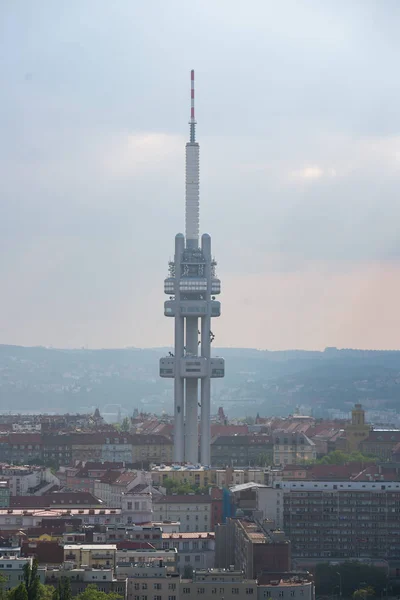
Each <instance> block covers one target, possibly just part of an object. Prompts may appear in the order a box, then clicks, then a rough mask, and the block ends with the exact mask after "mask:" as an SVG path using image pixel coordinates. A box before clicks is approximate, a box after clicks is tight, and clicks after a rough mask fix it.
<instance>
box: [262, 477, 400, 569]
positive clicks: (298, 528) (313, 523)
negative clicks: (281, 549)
mask: <svg viewBox="0 0 400 600" xmlns="http://www.w3.org/2000/svg"><path fill="white" fill-rule="evenodd" d="M263 493H264V502H265V503H266V504H267V505H268V507H269V511H270V515H271V517H272V516H273V512H274V511H275V517H276V520H277V521H278V520H279V521H281V523H282V526H283V528H284V530H285V533H286V534H287V536H288V537H289V539H290V540H291V542H292V552H293V557H294V558H296V560H297V564H301V561H300V562H299V559H303V558H307V559H315V560H316V559H318V558H320V559H323V560H352V559H354V560H361V559H382V560H383V559H384V560H387V559H389V560H391V561H399V560H400V520H399V515H400V483H399V482H385V481H376V482H373V481H372V482H369V481H291V482H290V481H283V482H281V483H279V484H276V486H275V489H272V488H266V489H264V490H263ZM278 511H280V512H278Z"/></svg>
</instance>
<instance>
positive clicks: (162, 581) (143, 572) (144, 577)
mask: <svg viewBox="0 0 400 600" xmlns="http://www.w3.org/2000/svg"><path fill="white" fill-rule="evenodd" d="M117 574H118V578H120V577H121V578H122V579H125V578H126V579H127V596H126V598H127V600H154V599H155V598H156V599H157V600H179V591H180V585H179V584H180V577H179V574H178V573H175V572H171V571H170V568H169V567H167V566H166V565H165V564H164V562H163V561H162V560H158V561H154V562H150V563H147V564H146V563H137V564H131V565H121V566H118V567H117Z"/></svg>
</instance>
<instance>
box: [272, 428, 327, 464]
mask: <svg viewBox="0 0 400 600" xmlns="http://www.w3.org/2000/svg"><path fill="white" fill-rule="evenodd" d="M316 458H317V451H316V447H315V444H314V442H313V441H312V440H310V438H308V437H307V436H306V435H305V434H304V433H301V432H300V433H299V432H295V433H285V432H274V465H300V464H301V463H305V462H308V461H312V460H315V459H316Z"/></svg>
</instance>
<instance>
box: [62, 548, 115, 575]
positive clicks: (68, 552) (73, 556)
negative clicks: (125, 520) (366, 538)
mask: <svg viewBox="0 0 400 600" xmlns="http://www.w3.org/2000/svg"><path fill="white" fill-rule="evenodd" d="M116 555H117V546H116V545H115V544H65V545H64V562H69V563H72V564H73V565H74V566H75V567H76V568H78V569H79V568H81V567H82V565H83V566H87V567H90V568H94V569H101V568H102V567H103V568H111V569H115V566H116Z"/></svg>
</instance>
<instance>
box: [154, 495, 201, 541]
mask: <svg viewBox="0 0 400 600" xmlns="http://www.w3.org/2000/svg"><path fill="white" fill-rule="evenodd" d="M153 512H154V518H155V519H156V520H158V519H159V520H160V521H179V522H180V531H181V532H184V531H190V532H195V531H196V532H197V531H210V530H211V496H208V495H206V494H188V495H180V494H177V495H172V496H160V497H158V498H155V499H154V502H153Z"/></svg>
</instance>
